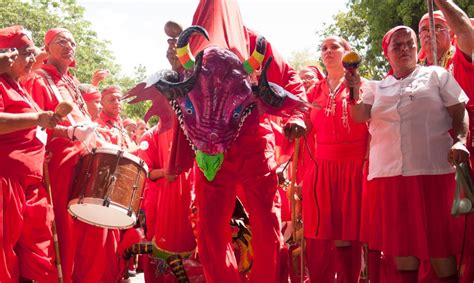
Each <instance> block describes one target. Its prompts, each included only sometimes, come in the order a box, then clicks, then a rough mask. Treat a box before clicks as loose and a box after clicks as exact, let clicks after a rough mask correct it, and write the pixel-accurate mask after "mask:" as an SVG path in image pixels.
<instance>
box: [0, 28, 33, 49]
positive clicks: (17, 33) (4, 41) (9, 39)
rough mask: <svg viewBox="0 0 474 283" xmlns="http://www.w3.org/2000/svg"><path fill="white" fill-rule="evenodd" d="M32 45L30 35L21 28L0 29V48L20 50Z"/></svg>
mask: <svg viewBox="0 0 474 283" xmlns="http://www.w3.org/2000/svg"><path fill="white" fill-rule="evenodd" d="M26 45H34V43H33V41H32V40H31V35H30V34H29V32H28V31H26V30H25V29H24V28H23V27H22V26H11V27H7V28H4V29H0V48H22V47H24V46H26Z"/></svg>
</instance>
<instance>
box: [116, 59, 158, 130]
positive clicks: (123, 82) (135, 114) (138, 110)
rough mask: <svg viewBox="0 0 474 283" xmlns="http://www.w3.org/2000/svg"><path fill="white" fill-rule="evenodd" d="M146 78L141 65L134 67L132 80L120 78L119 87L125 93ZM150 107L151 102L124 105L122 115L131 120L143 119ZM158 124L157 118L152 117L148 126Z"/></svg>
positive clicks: (144, 69) (144, 70)
mask: <svg viewBox="0 0 474 283" xmlns="http://www.w3.org/2000/svg"><path fill="white" fill-rule="evenodd" d="M145 78H146V68H145V66H143V65H139V66H138V67H135V72H134V75H133V78H130V77H122V78H120V79H119V85H120V86H121V87H122V89H123V90H125V91H127V90H129V89H131V88H132V87H134V86H135V85H136V84H137V83H139V82H141V81H143V80H144V79H145ZM150 107H151V101H144V102H140V103H136V104H128V103H125V104H124V108H123V109H124V111H123V112H124V114H125V116H127V117H129V118H132V119H143V117H145V113H146V112H147V111H148V109H149V108H150ZM156 123H158V118H157V117H156V116H155V117H152V118H151V119H150V121H149V124H150V125H156Z"/></svg>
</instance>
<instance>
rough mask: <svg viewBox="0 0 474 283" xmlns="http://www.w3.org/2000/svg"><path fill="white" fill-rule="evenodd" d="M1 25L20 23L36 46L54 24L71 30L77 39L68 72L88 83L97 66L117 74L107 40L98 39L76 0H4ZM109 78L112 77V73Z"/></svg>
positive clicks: (41, 42)
mask: <svg viewBox="0 0 474 283" xmlns="http://www.w3.org/2000/svg"><path fill="white" fill-rule="evenodd" d="M0 18H1V19H2V27H6V26H11V25H22V26H24V27H25V28H27V29H28V30H30V31H32V33H33V40H34V42H35V44H36V45H37V46H42V45H43V38H44V34H45V33H46V31H47V30H49V29H50V28H54V27H64V28H67V29H68V30H70V31H71V33H72V34H73V35H74V38H75V40H76V42H77V45H78V48H77V50H76V61H77V64H76V66H77V67H76V68H72V69H71V72H72V73H73V74H74V75H76V76H77V78H78V79H79V80H80V81H81V82H89V81H90V79H91V76H92V74H93V73H94V71H95V70H97V69H108V70H109V71H110V72H111V73H112V74H117V73H118V72H119V70H120V68H119V66H118V65H117V64H115V63H114V60H115V58H114V56H113V55H112V52H111V51H110V50H109V49H108V45H109V42H107V41H103V40H100V39H99V38H98V36H97V33H96V32H95V31H94V30H92V27H91V26H92V25H91V23H90V22H89V21H86V20H85V19H84V8H83V7H82V6H80V5H78V4H77V3H76V1H75V0H60V1H58V0H56V1H54V0H30V1H20V0H6V1H3V2H2V6H1V8H0ZM109 80H114V76H112V77H111V78H110V79H109Z"/></svg>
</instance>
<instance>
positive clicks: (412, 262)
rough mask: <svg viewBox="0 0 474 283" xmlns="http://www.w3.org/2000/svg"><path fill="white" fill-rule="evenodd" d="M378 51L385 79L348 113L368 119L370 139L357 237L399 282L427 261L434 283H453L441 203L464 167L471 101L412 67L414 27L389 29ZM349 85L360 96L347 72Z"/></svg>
mask: <svg viewBox="0 0 474 283" xmlns="http://www.w3.org/2000/svg"><path fill="white" fill-rule="evenodd" d="M382 47H383V50H384V55H385V57H386V58H387V60H388V62H389V63H390V66H391V72H390V74H389V75H388V76H387V77H386V78H385V79H384V80H382V81H372V82H368V83H364V87H363V89H362V93H364V95H363V98H362V99H359V98H358V97H356V98H355V99H356V101H355V102H354V105H352V107H351V115H352V117H353V119H354V120H355V121H359V122H367V121H369V120H370V124H369V132H370V134H371V136H372V140H371V142H370V154H369V175H368V183H367V191H366V193H365V194H364V199H363V214H362V220H361V222H362V227H361V231H362V232H361V234H362V235H361V238H362V239H363V240H365V241H367V242H368V245H369V248H370V249H375V250H380V251H382V252H383V253H384V255H386V258H389V259H394V260H393V262H391V271H392V272H391V273H390V276H391V277H392V279H394V278H397V280H399V281H397V282H417V277H418V266H419V262H420V261H423V260H431V263H432V265H433V269H434V271H435V273H436V275H437V277H438V278H436V280H438V279H439V280H443V281H442V282H457V281H456V280H457V274H456V259H455V255H456V254H457V253H458V252H459V245H458V243H459V241H458V240H456V238H457V237H456V235H454V233H453V232H452V231H453V226H454V225H456V224H455V221H456V219H454V218H452V216H451V215H450V207H449V205H448V202H447V201H446V199H452V198H453V193H454V189H455V180H454V173H453V172H454V168H453V164H456V163H461V162H468V161H469V152H468V151H467V149H466V147H465V143H466V132H467V114H466V111H465V102H467V100H468V98H467V96H466V94H465V93H464V92H463V91H462V89H461V88H460V86H459V85H458V84H457V82H456V81H455V79H454V78H453V77H452V76H451V75H450V74H449V73H448V72H447V71H446V70H444V69H443V68H440V67H422V66H419V65H417V64H416V62H417V40H416V34H415V32H414V31H413V30H412V29H411V28H409V27H406V26H398V27H395V28H393V29H391V30H390V31H389V32H387V34H386V35H385V36H384V38H383V42H382ZM346 84H347V85H348V86H353V87H354V88H355V89H356V91H354V93H355V94H358V93H359V92H358V91H357V90H358V89H359V87H360V78H359V76H358V75H357V74H355V75H351V74H350V73H347V74H346ZM450 130H452V134H453V137H454V141H453V138H452V137H451V135H450V133H449V131H450ZM387 279H388V278H387ZM440 282H441V281H440Z"/></svg>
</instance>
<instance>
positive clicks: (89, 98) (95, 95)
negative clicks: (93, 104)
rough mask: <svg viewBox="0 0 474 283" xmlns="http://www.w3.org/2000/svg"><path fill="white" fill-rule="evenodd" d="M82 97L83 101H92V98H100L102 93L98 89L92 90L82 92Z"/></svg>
mask: <svg viewBox="0 0 474 283" xmlns="http://www.w3.org/2000/svg"><path fill="white" fill-rule="evenodd" d="M82 97H83V98H84V100H85V101H92V100H97V99H101V98H102V95H101V94H100V92H99V91H98V90H95V91H92V92H83V93H82Z"/></svg>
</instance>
